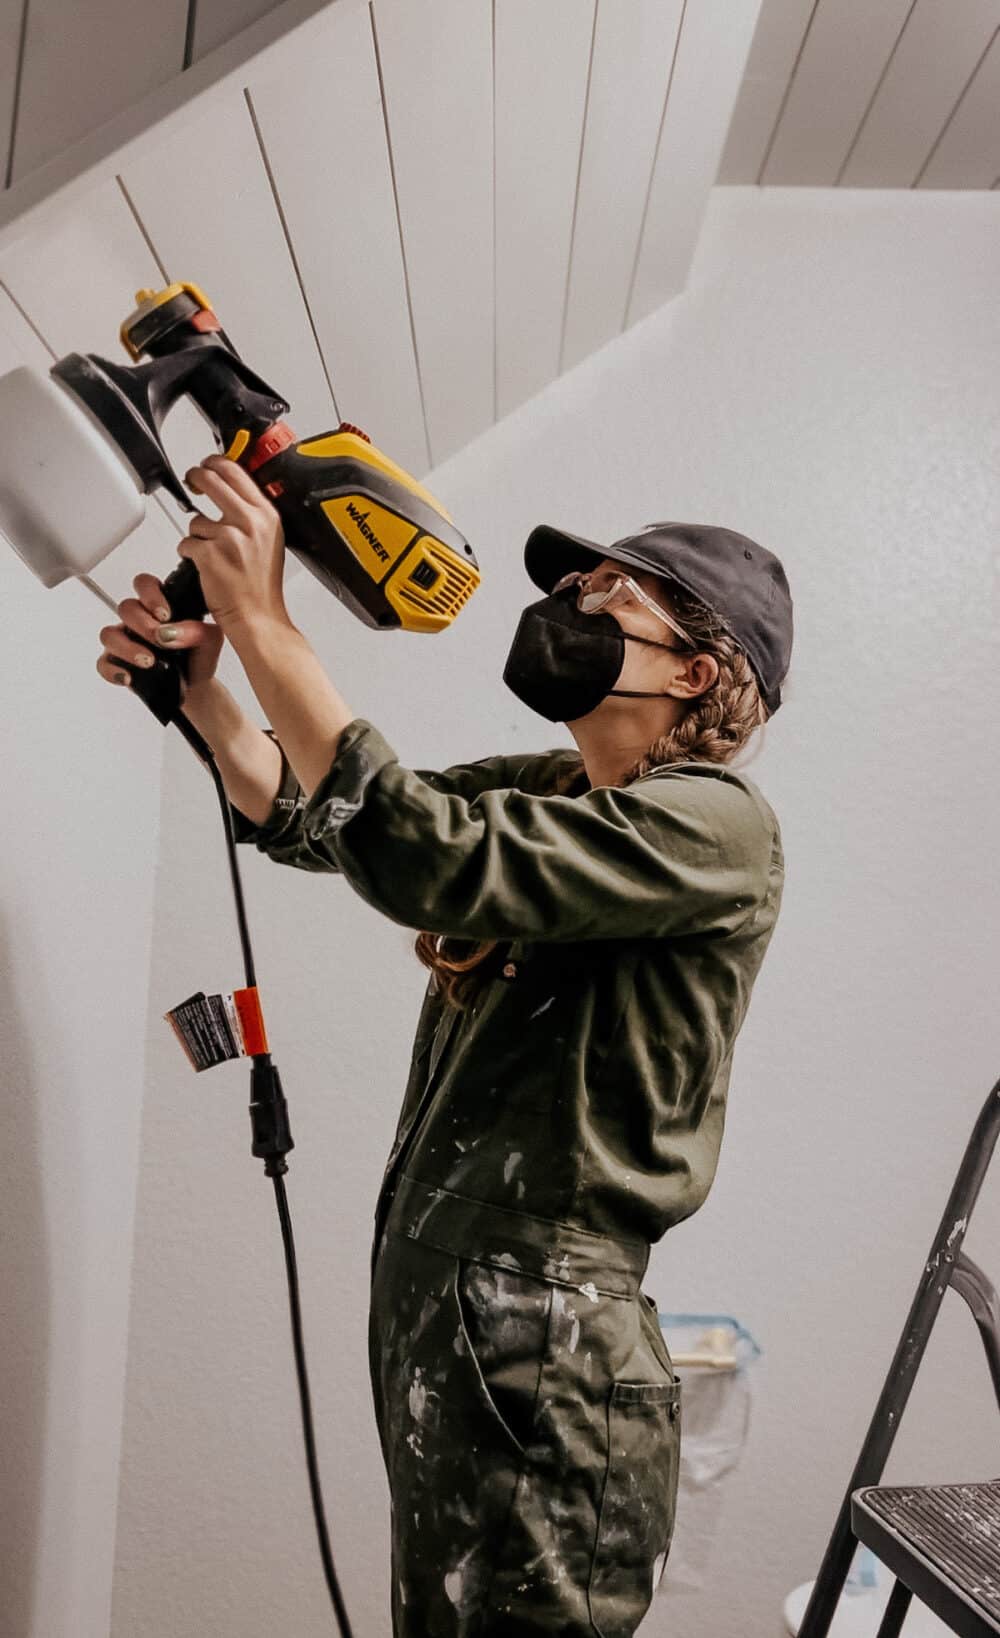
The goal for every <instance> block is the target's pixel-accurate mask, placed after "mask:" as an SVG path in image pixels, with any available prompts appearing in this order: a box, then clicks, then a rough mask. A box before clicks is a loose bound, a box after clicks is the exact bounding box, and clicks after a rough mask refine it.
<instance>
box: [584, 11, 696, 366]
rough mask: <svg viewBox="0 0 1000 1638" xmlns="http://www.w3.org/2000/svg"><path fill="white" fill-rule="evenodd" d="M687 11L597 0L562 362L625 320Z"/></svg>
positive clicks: (603, 339)
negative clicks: (663, 121)
mask: <svg viewBox="0 0 1000 1638" xmlns="http://www.w3.org/2000/svg"><path fill="white" fill-rule="evenodd" d="M689 4H690V0H689ZM682 10H683V0H598V6H597V29H596V33H595V35H594V55H593V62H592V64H591V70H590V94H589V96H588V99H587V126H586V131H585V133H584V139H583V162H582V164H581V167H580V187H579V195H578V198H577V206H576V223H575V227H574V232H573V250H572V261H571V264H570V276H569V290H568V294H567V300H566V324H565V340H564V343H563V352H562V358H561V361H560V366H561V368H562V369H570V368H572V366H573V365H574V364H578V363H579V362H580V361H581V359H584V358H586V357H587V355H588V354H589V353H592V352H595V351H596V349H597V348H598V347H603V346H604V344H605V342H607V341H610V340H611V338H612V337H613V336H616V335H619V334H620V332H621V330H622V327H623V325H624V321H625V309H626V306H627V303H628V297H629V286H630V284H631V279H632V269H633V267H634V266H635V258H636V250H637V248H638V243H639V230H640V228H641V226H642V217H643V211H644V209H645V205H646V197H647V194H648V192H649V183H650V176H651V174H652V169H653V160H654V158H655V155H656V139H657V136H658V134H659V130H660V121H661V118H662V116H663V110H664V103H665V99H666V96H667V87H668V85H669V83H670V76H671V69H672V67H673V65H674V53H675V49H676V48H677V44H678V40H677V34H678V28H679V26H680V20H681V14H682Z"/></svg>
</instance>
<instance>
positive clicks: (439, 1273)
mask: <svg viewBox="0 0 1000 1638" xmlns="http://www.w3.org/2000/svg"><path fill="white" fill-rule="evenodd" d="M272 737H275V736H274V735H273V734H272ZM276 742H277V741H276ZM233 817H234V823H235V825H236V835H237V840H238V841H244V842H247V841H252V842H254V843H255V844H256V846H257V847H258V849H259V850H260V851H261V852H264V853H266V854H267V855H268V856H269V857H270V858H272V859H274V860H276V861H277V862H278V863H281V864H288V865H292V866H294V867H295V868H297V869H300V870H317V871H339V872H341V873H342V874H343V875H344V876H345V877H346V878H347V880H348V881H349V882H350V884H351V886H352V887H353V888H354V889H355V891H356V892H358V893H359V894H360V895H361V897H362V898H364V899H366V900H367V901H368V903H370V904H372V905H373V906H374V907H375V908H376V909H377V910H380V911H381V912H382V914H383V915H386V916H388V917H389V918H390V919H391V920H392V921H395V922H399V923H401V924H402V925H403V926H405V927H410V928H413V929H421V928H425V929H427V930H428V931H429V932H432V933H444V934H449V935H452V936H453V937H455V938H461V939H471V940H479V939H498V940H501V941H502V943H501V946H500V948H499V949H498V950H496V951H494V952H493V956H492V957H491V958H490V969H489V970H490V981H489V983H488V984H487V986H486V988H485V990H484V991H483V992H482V993H481V994H480V996H479V997H478V999H477V1000H476V1001H475V1003H474V1004H473V1005H472V1007H471V1009H469V1010H468V1011H466V1012H461V1013H460V1012H457V1011H456V1010H455V1009H453V1008H451V1007H448V1006H447V1005H445V1003H444V1002H443V999H442V997H441V996H440V995H439V994H438V993H437V992H436V985H435V983H434V980H433V979H432V980H431V983H430V984H429V985H428V990H427V994H426V996H425V999H424V1004H423V1009H422V1012H421V1014H420V1019H419V1024H418V1027H417V1034H416V1040H415V1043H414V1049H413V1058H412V1063H411V1067H410V1074H409V1080H408V1084H407V1088H406V1095H405V1098H404V1101H403V1108H402V1113H401V1115H400V1120H399V1126H398V1130H397V1133H396V1139H395V1143H394V1145H393V1148H392V1152H391V1154H390V1156H389V1161H388V1165H387V1167H386V1172H385V1177H384V1180H383V1185H382V1189H381V1192H380V1196H379V1200H378V1206H377V1211H376V1229H375V1240H374V1246H373V1254H372V1301H371V1326H370V1365H371V1375H372V1387H373V1393H374V1399H375V1409H376V1416H377V1420H378V1426H379V1434H380V1438H381V1442H382V1451H383V1456H384V1459H385V1464H386V1469H387V1472H388V1475H389V1485H390V1491H391V1497H392V1610H393V1630H394V1633H395V1634H396V1635H397V1638H459V1635H464V1638H501V1635H502V1638H514V1635H515V1634H518V1635H524V1634H530V1633H546V1634H554V1633H559V1634H561V1635H563V1638H583V1635H585V1634H586V1635H593V1634H594V1633H598V1634H601V1635H603V1638H628V1635H630V1634H631V1633H633V1632H634V1630H635V1627H636V1626H637V1624H638V1623H639V1621H640V1620H641V1618H642V1616H643V1614H644V1613H645V1611H646V1609H647V1607H648V1605H649V1603H650V1600H651V1598H652V1593H653V1587H654V1583H655V1577H656V1575H657V1573H658V1572H659V1571H660V1569H661V1567H662V1564H663V1563H664V1562H665V1559H666V1555H667V1552H668V1550H669V1546H670V1541H671V1537H672V1534H673V1526H674V1514H675V1507H676V1497H677V1478H678V1461H679V1449H680V1384H679V1381H678V1378H677V1376H676V1373H675V1371H674V1368H673V1365H672V1362H671V1360H670V1356H669V1353H668V1351H667V1349H666V1347H665V1345H664V1342H663V1338H662V1333H661V1331H660V1329H659V1325H658V1324H657V1320H656V1305H655V1303H654V1302H653V1299H652V1298H650V1297H648V1296H646V1295H645V1294H644V1293H643V1292H641V1291H640V1281H641V1279H642V1277H643V1273H644V1271H645V1268H646V1264H647V1260H648V1256H649V1246H650V1242H652V1241H655V1240H658V1239H660V1237H661V1236H662V1235H663V1234H664V1233H665V1231H666V1230H667V1229H668V1228H670V1227H671V1226H672V1225H673V1224H674V1223H679V1222H681V1221H682V1220H683V1219H684V1218H686V1217H689V1216H690V1215H691V1213H692V1212H694V1211H696V1210H697V1209H698V1207H699V1206H700V1205H701V1204H702V1202H703V1200H704V1199H705V1197H706V1195H707V1193H708V1191H709V1188H710V1187H711V1183H712V1180H713V1177H714V1175H715V1170H716V1166H717V1163H718V1156H719V1147H720V1143H721V1140H722V1131H723V1124H724V1118H725V1107H726V1096H727V1093H728V1089H729V1080H730V1073H731V1068H732V1055H733V1047H734V1043H735V1040H736V1036H737V1034H738V1032H739V1030H740V1028H741V1026H742V1023H743V1020H744V1017H745V1015H746V1011H747V1008H748V1005H749V1001H750V992H751V988H752V985H753V981H754V979H755V977H756V975H757V972H758V970H759V968H760V965H761V962H762V960H763V957H764V953H765V951H766V949H767V946H768V943H769V942H770V938H771V935H772V932H773V930H774V925H775V921H776V919H777V915H778V911H779V908H780V903H781V894H782V888H783V880H784V860H783V854H782V847H781V836H780V830H779V827H778V822H777V819H776V818H775V815H774V813H773V811H772V809H771V808H770V807H769V805H768V804H767V802H766V801H765V800H764V798H763V796H762V795H761V794H760V792H759V791H758V789H757V788H756V786H755V785H754V784H753V783H752V782H751V781H750V780H749V779H748V778H747V777H746V776H745V775H744V774H742V773H740V772H738V771H735V770H730V769H727V768H724V767H720V766H715V765H711V764H708V763H704V762H686V763H682V764H673V765H670V766H669V767H664V768H660V769H658V770H655V771H654V772H652V773H649V774H647V775H645V776H644V777H643V778H641V779H639V780H637V781H635V782H634V783H633V784H631V785H629V786H628V787H627V788H624V789H622V788H619V787H615V786H606V787H598V788H597V789H594V790H591V789H590V787H589V784H588V781H587V777H586V771H585V769H584V767H583V764H582V761H581V759H580V757H579V756H578V755H577V754H576V752H574V751H570V750H556V751H551V752H548V753H544V754H540V755H522V756H494V757H487V758H486V759H485V760H483V761H481V762H476V763H473V764H471V765H466V766H462V767H455V768H449V769H448V770H447V771H446V772H444V773H437V772H432V771H427V770H417V771H414V770H411V769H407V768H403V767H400V765H399V762H398V759H397V757H396V755H395V753H394V752H393V750H392V749H391V747H390V746H389V745H388V744H387V743H386V741H385V740H384V739H383V737H382V735H381V734H380V733H379V732H378V730H377V729H376V728H375V727H373V726H372V724H371V723H369V722H367V721H364V720H363V719H360V718H356V719H355V720H354V721H353V722H352V723H351V724H350V725H349V727H348V728H347V729H346V731H345V732H344V734H343V736H342V739H341V742H340V747H339V750H338V754H337V756H336V758H335V760H334V761H333V763H332V764H331V767H330V770H329V772H328V774H327V775H326V776H325V778H324V779H323V781H322V782H321V783H320V785H319V786H317V788H316V790H315V791H314V792H313V795H312V797H311V799H310V800H309V801H306V800H305V799H304V795H303V792H302V790H301V787H300V786H299V785H298V782H297V781H296V779H295V776H294V774H293V773H292V770H291V768H290V766H289V764H288V762H287V758H284V763H283V770H282V784H281V789H280V791H279V793H278V796H277V799H276V802H275V806H274V809H273V811H272V813H271V815H270V816H269V818H268V820H267V822H266V824H265V825H263V826H260V827H255V826H253V825H252V824H251V823H250V821H249V820H248V819H246V818H245V816H243V815H240V814H238V813H237V812H236V811H235V810H234V815H233Z"/></svg>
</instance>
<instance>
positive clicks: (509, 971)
mask: <svg viewBox="0 0 1000 1638" xmlns="http://www.w3.org/2000/svg"><path fill="white" fill-rule="evenodd" d="M503 975H504V978H516V977H517V967H516V966H515V964H514V962H513V961H508V962H507V964H506V966H505V967H504V970H503Z"/></svg>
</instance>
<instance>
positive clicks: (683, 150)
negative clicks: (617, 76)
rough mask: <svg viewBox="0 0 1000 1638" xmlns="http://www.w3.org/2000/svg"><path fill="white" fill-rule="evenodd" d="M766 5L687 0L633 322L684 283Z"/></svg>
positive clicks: (629, 318) (631, 308) (631, 309)
mask: <svg viewBox="0 0 1000 1638" xmlns="http://www.w3.org/2000/svg"><path fill="white" fill-rule="evenodd" d="M759 9H760V4H759V0H698V3H697V4H695V3H694V0H687V4H686V6H685V9H684V15H683V18H682V22H681V33H680V41H679V44H678V49H677V60H676V63H675V65H674V75H673V81H672V84H671V87H670V95H669V97H668V99H667V106H666V109H665V111H664V117H663V125H662V127H661V130H660V140H659V144H658V146H657V151H656V161H655V164H654V167H653V176H652V182H651V185H650V190H649V200H648V203H647V207H646V216H645V221H644V223H643V229H642V235H641V238H640V242H639V253H638V256H637V259H636V267H635V275H634V280H633V287H632V292H631V297H630V300H629V303H628V310H627V315H626V323H627V324H629V325H631V324H635V323H636V322H637V321H638V320H639V319H641V318H644V317H645V316H646V314H647V313H651V312H652V311H653V310H654V308H656V307H659V306H661V305H662V304H663V303H664V302H665V301H668V300H669V299H670V298H671V296H674V295H676V294H677V293H678V291H680V290H682V289H683V287H684V283H685V280H686V278H687V273H688V268H689V267H690V264H691V257H692V255H693V253H694V247H695V243H696V241H697V238H698V233H699V231H700V228H701V222H702V218H703V216H704V213H705V207H706V205H707V203H708V196H709V193H710V192H711V189H712V185H713V183H714V181H715V178H716V176H717V174H718V170H719V159H720V156H721V154H722V148H723V144H724V142H725V140H726V131H727V129H728V126H729V121H730V118H731V116H732V110H733V105H734V103H735V101H736V97H737V94H738V91H739V85H740V80H741V78H742V76H743V71H744V69H745V67H746V61H747V56H748V54H749V50H750V41H751V39H752V37H753V31H754V27H755V25H756V22H757V16H758V12H759Z"/></svg>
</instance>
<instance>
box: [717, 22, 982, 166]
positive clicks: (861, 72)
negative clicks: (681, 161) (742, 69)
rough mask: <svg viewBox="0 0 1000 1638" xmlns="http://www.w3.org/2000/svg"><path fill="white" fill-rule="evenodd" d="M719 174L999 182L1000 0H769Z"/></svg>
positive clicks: (751, 54)
mask: <svg viewBox="0 0 1000 1638" xmlns="http://www.w3.org/2000/svg"><path fill="white" fill-rule="evenodd" d="M718 180H719V181H720V182H723V183H746V182H757V183H762V184H763V185H765V186H767V185H768V184H770V185H772V186H785V187H787V186H795V185H805V186H811V187H834V186H836V187H845V188H996V187H997V185H998V183H1000V0H763V4H762V7H761V12H760V18H759V21H758V24H757V29H756V33H755V35H754V40H753V44H752V46H751V49H750V56H749V59H748V61H747V67H746V74H745V76H744V80H743V85H742V88H741V90H740V95H739V98H738V100H737V103H736V108H735V110H734V113H733V120H732V124H731V126H730V129H729V135H728V138H727V141H726V146H725V150H724V153H723V158H722V164H721V167H720V170H719V178H718Z"/></svg>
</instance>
